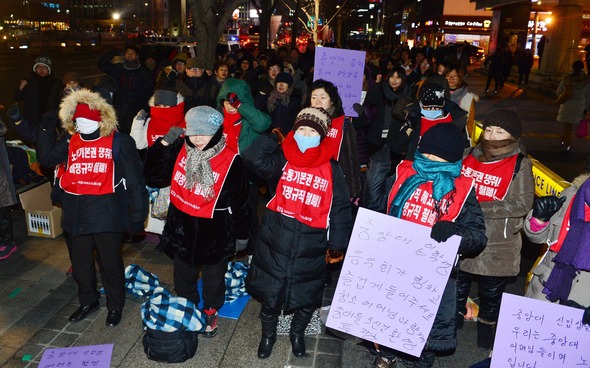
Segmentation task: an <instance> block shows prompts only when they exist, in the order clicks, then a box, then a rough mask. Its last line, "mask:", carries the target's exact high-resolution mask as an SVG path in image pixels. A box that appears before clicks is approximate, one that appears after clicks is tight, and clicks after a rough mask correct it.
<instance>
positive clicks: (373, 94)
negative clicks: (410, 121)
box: [364, 79, 409, 147]
mask: <svg viewBox="0 0 590 368" xmlns="http://www.w3.org/2000/svg"><path fill="white" fill-rule="evenodd" d="M408 93H409V89H408V88H407V87H404V88H403V90H402V91H399V93H396V92H394V91H393V89H392V88H391V87H390V86H389V82H388V80H387V79H385V80H384V81H383V82H381V83H379V84H374V85H373V86H371V88H369V90H368V91H367V97H366V98H365V102H364V105H369V106H374V107H376V112H375V117H374V118H373V119H372V120H371V125H370V126H369V132H368V136H367V140H368V141H369V142H371V144H372V145H373V146H375V147H381V146H382V145H383V139H382V138H381V135H382V133H383V129H384V128H387V129H390V128H391V127H399V126H401V124H402V122H403V119H402V121H398V120H397V119H396V118H395V117H393V116H392V111H393V109H394V107H395V106H396V104H397V103H398V101H399V102H400V103H402V104H403V103H406V101H408V99H406V98H404V97H405V96H407V95H408ZM386 125H387V126H386Z"/></svg>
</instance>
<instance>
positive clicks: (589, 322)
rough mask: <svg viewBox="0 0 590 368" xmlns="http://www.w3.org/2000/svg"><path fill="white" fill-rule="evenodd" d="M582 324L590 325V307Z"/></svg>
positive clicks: (585, 312)
mask: <svg viewBox="0 0 590 368" xmlns="http://www.w3.org/2000/svg"><path fill="white" fill-rule="evenodd" d="M582 323H583V324H585V325H590V307H588V308H586V310H585V311H584V317H582Z"/></svg>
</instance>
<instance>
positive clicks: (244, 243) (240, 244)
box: [236, 239, 250, 252]
mask: <svg viewBox="0 0 590 368" xmlns="http://www.w3.org/2000/svg"><path fill="white" fill-rule="evenodd" d="M249 241H250V239H236V252H241V251H243V250H244V249H246V248H248V242H249Z"/></svg>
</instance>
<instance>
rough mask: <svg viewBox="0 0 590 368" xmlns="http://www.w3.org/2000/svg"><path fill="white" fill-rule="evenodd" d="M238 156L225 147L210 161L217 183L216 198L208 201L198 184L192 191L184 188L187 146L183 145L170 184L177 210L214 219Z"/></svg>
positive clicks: (171, 200)
mask: <svg viewBox="0 0 590 368" xmlns="http://www.w3.org/2000/svg"><path fill="white" fill-rule="evenodd" d="M236 156H237V154H236V153H235V152H233V151H232V150H231V149H228V147H227V146H225V147H224V148H223V149H222V150H221V152H219V153H218V154H217V155H215V156H213V157H211V158H210V159H209V163H210V164H211V169H212V170H213V178H214V181H215V182H214V184H213V190H214V191H215V198H214V199H213V200H210V201H207V200H205V197H204V196H203V192H202V188H201V185H200V184H199V183H196V184H195V186H194V188H193V189H192V190H189V189H186V188H185V187H184V183H185V181H186V171H185V166H186V145H183V146H182V149H181V150H180V153H179V154H178V157H177V158H176V163H175V164H174V172H173V173H172V183H171V184H170V202H171V203H172V204H174V206H175V207H176V208H178V209H179V210H181V211H182V212H184V213H186V214H189V215H191V216H194V217H201V218H213V211H214V210H215V205H216V204H217V200H218V199H219V193H221V189H223V184H224V183H225V179H226V178H227V174H228V172H229V169H230V167H231V165H232V163H233V162H234V159H235V158H236Z"/></svg>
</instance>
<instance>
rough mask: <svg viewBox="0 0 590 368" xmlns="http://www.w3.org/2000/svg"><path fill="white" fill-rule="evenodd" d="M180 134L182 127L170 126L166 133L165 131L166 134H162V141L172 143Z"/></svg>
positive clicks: (182, 132)
mask: <svg viewBox="0 0 590 368" xmlns="http://www.w3.org/2000/svg"><path fill="white" fill-rule="evenodd" d="M182 134H184V129H182V128H180V127H172V128H170V130H169V131H168V133H166V135H165V136H164V138H162V140H163V141H164V142H166V143H168V144H172V143H174V141H175V140H177V139H178V137H180V136H181V135H182Z"/></svg>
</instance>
